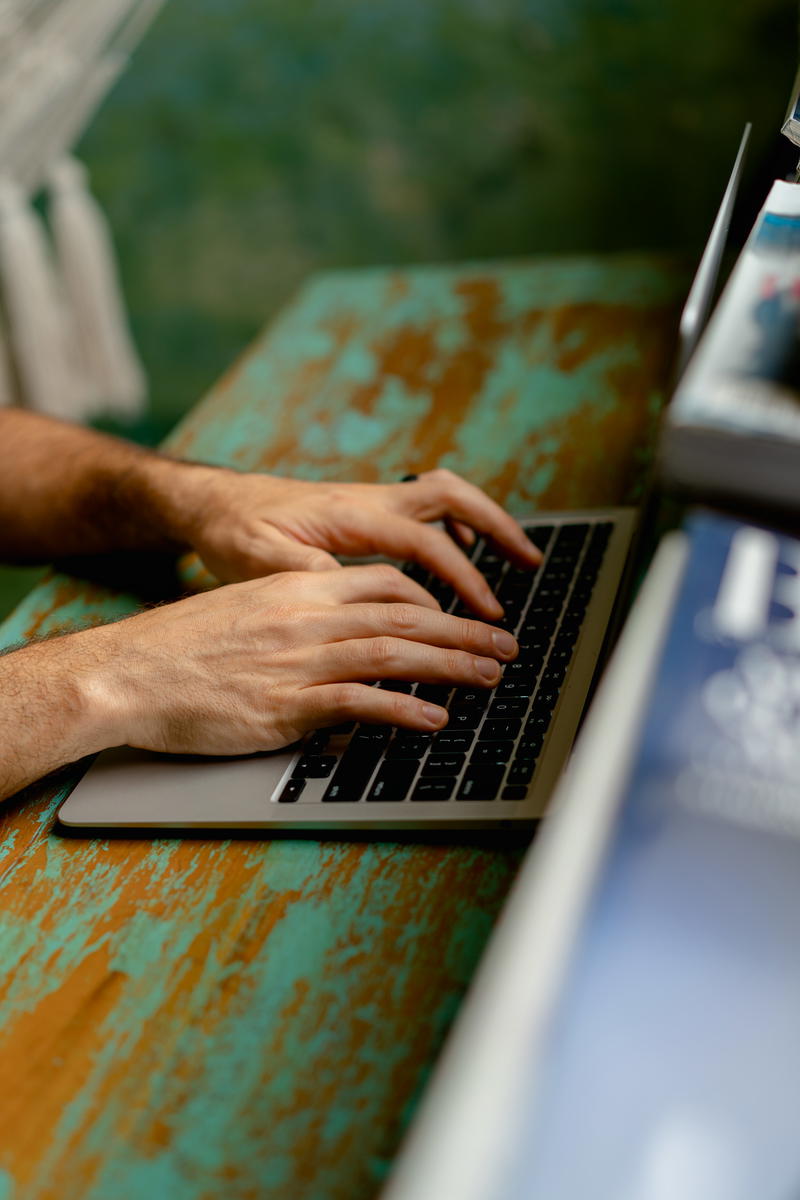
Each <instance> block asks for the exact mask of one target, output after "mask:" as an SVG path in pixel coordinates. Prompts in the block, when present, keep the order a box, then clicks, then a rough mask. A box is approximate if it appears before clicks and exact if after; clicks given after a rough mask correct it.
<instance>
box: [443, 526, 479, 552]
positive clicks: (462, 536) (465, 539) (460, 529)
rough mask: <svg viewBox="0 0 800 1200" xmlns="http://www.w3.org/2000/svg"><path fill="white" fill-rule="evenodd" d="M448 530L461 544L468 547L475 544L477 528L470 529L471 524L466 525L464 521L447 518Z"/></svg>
mask: <svg viewBox="0 0 800 1200" xmlns="http://www.w3.org/2000/svg"><path fill="white" fill-rule="evenodd" d="M446 524H447V532H448V533H449V534H450V537H451V538H453V539H454V540H455V541H456V542H458V544H459V546H464V547H466V548H467V549H469V548H470V547H472V546H474V545H475V542H476V540H477V539H476V536H475V530H474V529H470V527H469V525H465V524H464V522H463V521H451V520H449V519H448V520H447V522H446Z"/></svg>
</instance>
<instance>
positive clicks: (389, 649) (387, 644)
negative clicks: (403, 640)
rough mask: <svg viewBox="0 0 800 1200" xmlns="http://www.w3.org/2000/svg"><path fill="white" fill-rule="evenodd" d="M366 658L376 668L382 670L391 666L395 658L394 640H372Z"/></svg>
mask: <svg viewBox="0 0 800 1200" xmlns="http://www.w3.org/2000/svg"><path fill="white" fill-rule="evenodd" d="M367 653H368V657H369V659H370V661H371V662H372V663H374V664H375V665H376V666H379V667H382V668H383V669H384V670H385V669H388V668H389V667H390V666H392V665H393V663H394V660H395V658H396V657H397V648H396V643H395V640H394V638H391V637H386V636H383V637H377V638H374V639H373V640H372V643H371V646H370V647H369V649H368V651H367Z"/></svg>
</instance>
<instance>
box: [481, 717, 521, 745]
mask: <svg viewBox="0 0 800 1200" xmlns="http://www.w3.org/2000/svg"><path fill="white" fill-rule="evenodd" d="M521 728H522V721H521V720H520V719H519V718H517V717H514V718H511V719H508V720H504V721H501V720H497V719H492V720H486V721H484V723H483V726H482V728H481V733H480V740H481V741H482V742H503V741H506V740H507V739H508V738H512V739H513V738H515V737H517V735H518V734H519V731H520V729H521Z"/></svg>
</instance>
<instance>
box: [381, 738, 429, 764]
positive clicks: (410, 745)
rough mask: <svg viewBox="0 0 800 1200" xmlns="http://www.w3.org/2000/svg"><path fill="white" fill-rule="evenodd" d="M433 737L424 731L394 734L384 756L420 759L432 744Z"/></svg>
mask: <svg viewBox="0 0 800 1200" xmlns="http://www.w3.org/2000/svg"><path fill="white" fill-rule="evenodd" d="M432 742H433V738H432V737H431V736H430V734H426V733H398V734H395V736H394V738H393V739H392V741H391V742H390V743H389V746H388V748H387V750H386V757H387V758H391V759H392V760H394V759H406V758H408V759H417V760H418V759H420V758H422V756H423V754H424V753H425V751H426V750H427V749H428V748H429V746H430V745H431V744H432Z"/></svg>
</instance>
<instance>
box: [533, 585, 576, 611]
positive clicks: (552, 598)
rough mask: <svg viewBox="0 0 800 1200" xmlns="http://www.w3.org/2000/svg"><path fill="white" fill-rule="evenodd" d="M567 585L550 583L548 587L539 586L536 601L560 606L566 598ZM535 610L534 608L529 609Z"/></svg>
mask: <svg viewBox="0 0 800 1200" xmlns="http://www.w3.org/2000/svg"><path fill="white" fill-rule="evenodd" d="M567 590H568V585H567V584H566V583H559V584H550V585H549V586H548V587H543V588H540V589H539V590H538V591H537V593H536V601H537V603H538V604H552V605H554V606H555V607H557V608H560V607H561V606H562V605H563V603H564V600H565V599H566V595H567ZM531 611H532V612H534V611H535V606H534V608H532V609H531Z"/></svg>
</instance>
